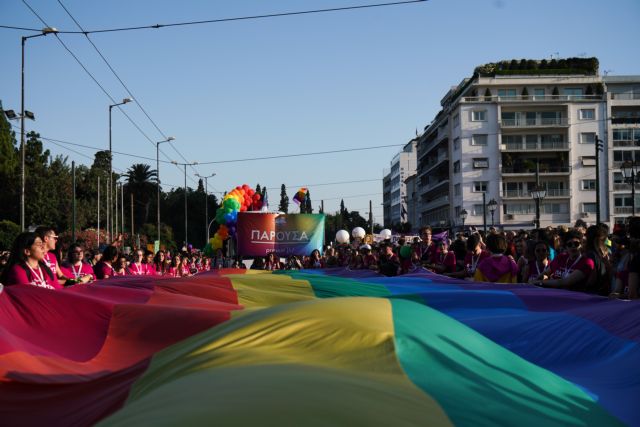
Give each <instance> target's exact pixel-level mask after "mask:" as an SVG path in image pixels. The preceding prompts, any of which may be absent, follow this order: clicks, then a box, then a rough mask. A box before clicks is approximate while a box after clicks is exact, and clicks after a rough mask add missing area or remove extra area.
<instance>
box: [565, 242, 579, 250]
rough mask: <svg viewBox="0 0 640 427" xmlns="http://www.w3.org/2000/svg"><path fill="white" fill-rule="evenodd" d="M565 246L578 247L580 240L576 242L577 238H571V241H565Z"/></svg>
mask: <svg viewBox="0 0 640 427" xmlns="http://www.w3.org/2000/svg"><path fill="white" fill-rule="evenodd" d="M565 246H566V247H567V248H579V247H580V242H578V241H577V240H573V241H571V242H567V244H566V245H565Z"/></svg>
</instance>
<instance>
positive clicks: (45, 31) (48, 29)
mask: <svg viewBox="0 0 640 427" xmlns="http://www.w3.org/2000/svg"><path fill="white" fill-rule="evenodd" d="M57 32H58V30H57V29H55V28H53V27H46V28H43V29H42V33H40V34H35V35H33V36H23V37H22V67H21V82H20V151H21V152H22V161H21V170H20V180H21V185H20V227H21V229H22V231H24V230H25V221H24V188H25V181H26V180H25V176H26V175H25V165H24V164H25V157H26V155H25V152H26V147H25V141H24V118H25V113H26V111H25V110H24V50H25V45H26V43H27V40H29V39H32V38H35V37H42V36H46V35H47V34H56V33H57ZM27 117H28V118H31V119H33V114H31V116H30V117H29V116H27Z"/></svg>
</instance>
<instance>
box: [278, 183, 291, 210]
mask: <svg viewBox="0 0 640 427" xmlns="http://www.w3.org/2000/svg"><path fill="white" fill-rule="evenodd" d="M278 210H279V211H280V212H284V213H288V212H289V196H287V187H285V185H284V184H282V186H281V187H280V205H279V206H278Z"/></svg>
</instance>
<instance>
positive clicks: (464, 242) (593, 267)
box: [0, 217, 640, 299]
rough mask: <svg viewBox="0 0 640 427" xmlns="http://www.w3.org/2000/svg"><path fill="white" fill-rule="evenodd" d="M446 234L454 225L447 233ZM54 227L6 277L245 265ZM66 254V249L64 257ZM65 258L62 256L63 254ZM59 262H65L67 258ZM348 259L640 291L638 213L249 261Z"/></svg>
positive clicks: (45, 281)
mask: <svg viewBox="0 0 640 427" xmlns="http://www.w3.org/2000/svg"><path fill="white" fill-rule="evenodd" d="M445 234H446V233H445ZM57 238H58V237H57V235H56V233H55V230H54V229H52V228H49V227H39V228H38V229H36V230H35V231H34V232H24V233H21V234H20V235H18V237H17V238H16V239H15V242H14V244H13V247H12V250H11V252H9V254H8V255H4V256H3V257H1V258H0V269H1V272H0V283H3V284H4V285H19V284H28V285H34V286H39V287H44V288H50V289H60V288H62V287H64V286H71V285H78V284H86V283H91V282H94V281H96V280H104V279H109V278H111V277H117V276H126V275H129V276H141V275H144V276H169V277H185V276H191V275H194V274H197V273H199V272H202V271H209V270H211V269H219V268H242V269H244V268H246V264H245V262H244V260H243V259H242V258H241V257H235V258H228V257H226V256H224V254H223V253H222V251H221V250H218V251H217V253H216V254H215V256H214V257H212V258H209V257H207V256H204V255H203V254H202V253H200V252H197V251H195V252H194V251H192V252H188V251H183V252H177V253H171V252H169V251H167V252H165V251H162V250H160V251H158V252H157V253H155V254H154V253H153V252H150V251H146V250H142V249H134V250H133V252H132V253H131V254H129V255H128V256H127V255H125V254H124V253H123V251H121V250H120V248H119V247H118V246H117V245H111V246H107V247H106V248H104V250H103V251H102V252H94V251H92V250H89V249H87V248H84V247H83V245H82V244H80V243H72V244H71V245H70V246H69V247H68V248H66V251H65V256H64V257H63V256H62V253H60V252H59V251H60V249H61V248H60V246H59V245H57ZM56 252H58V255H56ZM63 258H64V259H63ZM59 260H60V261H59ZM332 267H342V268H349V269H353V270H359V269H367V270H375V271H377V272H379V273H381V274H383V275H385V276H396V275H401V274H407V273H414V272H419V271H421V270H422V269H426V270H429V271H431V272H434V273H438V274H441V275H445V276H448V277H455V278H459V279H465V280H472V281H478V282H497V283H530V284H535V285H538V286H542V287H550V288H563V289H568V290H574V291H581V292H587V293H592V294H598V295H603V296H609V297H610V298H625V299H637V298H638V284H639V280H640V278H639V273H640V218H635V217H633V218H630V219H629V222H628V225H627V227H626V228H617V229H615V230H614V231H613V232H610V230H609V228H608V226H607V225H605V224H597V225H592V226H589V227H587V225H586V224H584V223H583V222H577V223H576V224H575V226H574V227H572V228H568V227H556V228H553V227H548V228H542V229H537V230H532V231H524V230H521V231H519V232H514V231H506V232H505V231H499V230H496V229H493V228H492V229H490V231H489V232H488V233H486V234H485V233H483V232H481V231H478V230H471V231H469V232H467V233H458V234H457V235H456V236H455V238H454V239H450V238H449V236H448V235H440V236H438V238H437V239H436V238H434V236H433V231H432V229H431V228H430V227H423V228H422V229H421V230H420V237H414V238H412V239H411V240H410V241H407V240H406V239H404V238H400V239H399V240H398V241H397V242H395V243H392V242H391V241H390V240H385V241H381V242H377V243H373V244H363V243H362V242H360V241H358V240H356V241H355V242H354V243H352V244H343V245H337V246H328V247H326V248H325V251H324V253H321V252H320V251H319V250H317V249H316V250H313V251H312V252H311V253H310V254H309V255H308V256H303V257H298V256H296V255H291V256H289V257H286V258H281V257H279V256H276V255H275V254H273V253H271V254H269V255H267V256H266V257H255V258H253V259H252V262H251V266H250V268H251V269H256V270H269V271H274V270H301V269H316V268H332Z"/></svg>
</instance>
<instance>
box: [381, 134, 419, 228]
mask: <svg viewBox="0 0 640 427" xmlns="http://www.w3.org/2000/svg"><path fill="white" fill-rule="evenodd" d="M417 144H418V139H417V138H415V139H412V140H411V141H409V142H408V143H407V144H405V146H404V147H403V148H402V151H400V152H399V153H398V154H396V155H395V156H394V157H393V159H392V160H391V168H390V170H389V173H388V174H385V177H384V179H383V206H384V223H385V225H386V226H391V225H392V224H398V223H405V222H408V221H409V218H408V207H407V186H406V183H405V180H406V179H407V178H408V177H410V176H411V175H414V174H415V173H416V147H417ZM385 186H386V187H385ZM387 189H388V190H387ZM387 209H388V214H387Z"/></svg>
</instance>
